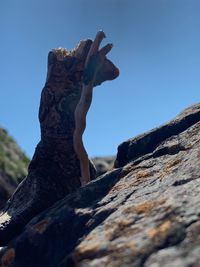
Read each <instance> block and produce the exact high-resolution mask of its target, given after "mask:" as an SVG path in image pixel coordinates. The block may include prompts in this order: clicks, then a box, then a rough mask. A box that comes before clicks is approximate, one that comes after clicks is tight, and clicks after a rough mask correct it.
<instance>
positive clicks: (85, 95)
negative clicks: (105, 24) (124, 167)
mask: <svg viewBox="0 0 200 267" xmlns="http://www.w3.org/2000/svg"><path fill="white" fill-rule="evenodd" d="M105 37H106V36H105V33H104V32H103V31H99V32H98V33H97V34H96V37H95V39H94V42H93V43H92V45H91V48H90V50H89V52H88V55H87V58H86V61H85V68H86V67H87V65H88V63H89V59H90V58H91V56H93V55H96V54H97V53H99V55H100V57H99V60H98V62H97V66H96V71H95V74H94V77H93V79H92V80H91V81H90V82H89V84H87V85H85V84H83V86H82V93H81V98H80V101H79V103H78V105H77V107H76V110H75V131H74V135H73V142H74V150H75V152H76V154H77V156H78V158H79V160H80V169H81V185H82V186H84V185H86V184H87V183H88V182H90V180H91V178H90V171H89V158H88V154H87V152H86V149H85V147H84V144H83V139H82V137H83V133H84V131H85V128H86V116H87V113H88V110H89V108H90V106H91V102H92V93H93V87H94V80H95V77H96V73H97V71H98V70H99V68H100V67H101V65H102V64H103V61H104V60H105V56H106V55H107V54H108V53H109V52H110V51H111V49H112V47H113V45H112V44H107V45H105V46H104V47H102V48H101V49H99V47H100V44H101V42H102V40H103V39H104V38H105Z"/></svg>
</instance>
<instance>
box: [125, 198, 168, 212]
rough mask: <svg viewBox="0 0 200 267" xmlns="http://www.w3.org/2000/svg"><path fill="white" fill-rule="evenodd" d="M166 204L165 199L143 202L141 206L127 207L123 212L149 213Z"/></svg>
mask: <svg viewBox="0 0 200 267" xmlns="http://www.w3.org/2000/svg"><path fill="white" fill-rule="evenodd" d="M164 202H165V200H164V199H161V200H151V201H145V202H143V203H141V204H138V205H133V206H129V207H127V208H126V209H125V210H124V211H123V213H137V214H141V213H149V212H151V211H152V210H153V209H154V208H157V207H158V206H159V205H162V204H163V203H164Z"/></svg>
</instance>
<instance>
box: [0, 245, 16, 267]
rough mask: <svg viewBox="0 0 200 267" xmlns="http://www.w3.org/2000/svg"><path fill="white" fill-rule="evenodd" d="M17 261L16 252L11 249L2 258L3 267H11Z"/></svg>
mask: <svg viewBox="0 0 200 267" xmlns="http://www.w3.org/2000/svg"><path fill="white" fill-rule="evenodd" d="M14 259H15V250H14V248H10V249H8V250H6V252H5V253H4V255H3V256H2V258H1V267H10V266H11V265H12V263H13V261H14Z"/></svg>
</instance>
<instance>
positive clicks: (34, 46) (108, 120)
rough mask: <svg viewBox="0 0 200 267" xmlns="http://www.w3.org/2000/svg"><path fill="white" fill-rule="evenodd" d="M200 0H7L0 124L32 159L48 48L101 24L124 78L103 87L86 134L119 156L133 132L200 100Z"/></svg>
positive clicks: (0, 33)
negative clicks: (118, 147) (122, 146)
mask: <svg viewBox="0 0 200 267" xmlns="http://www.w3.org/2000/svg"><path fill="white" fill-rule="evenodd" d="M199 14H200V1H199V0H101V1H100V0H98V1H97V0H0V48H1V49H0V59H1V62H0V125H1V126H2V127H5V128H6V129H7V130H8V131H9V133H10V134H11V135H12V136H13V137H14V138H15V139H16V141H17V142H18V144H19V145H20V146H21V147H22V149H23V150H24V151H25V152H26V153H27V155H28V156H29V157H31V156H32V155H33V152H34V149H35V146H36V145H37V143H38V141H39V139H40V130H39V122H38V108H39V100H40V93H41V90H42V88H43V86H44V82H45V78H46V64H47V54H48V51H49V50H50V49H52V48H54V47H59V46H62V47H66V48H69V49H71V48H73V47H74V46H75V45H76V44H77V43H78V42H79V40H80V39H84V38H93V37H94V36H95V34H96V32H97V31H98V30H99V29H103V30H104V31H105V33H106V35H107V38H106V39H105V40H104V43H103V44H105V43H106V42H112V43H113V44H114V47H113V50H112V51H111V53H110V54H109V58H110V59H111V60H112V61H113V62H114V63H115V64H116V65H117V66H118V67H119V68H120V71H121V73H120V77H119V78H118V79H116V80H115V81H112V82H106V83H104V84H103V85H101V86H99V87H96V88H95V90H94V99H93V103H92V107H91V109H90V111H89V114H88V119H87V130H86V132H85V134H84V140H85V144H86V148H87V151H88V153H89V155H90V156H98V155H113V154H116V152H117V146H118V145H119V144H120V143H121V142H122V141H125V140H126V139H128V138H131V137H134V136H136V135H137V134H140V133H143V132H144V131H147V130H150V129H152V128H154V127H157V126H159V125H160V124H163V123H164V122H166V121H168V120H170V119H172V118H173V117H174V116H175V115H176V114H177V113H179V112H180V111H181V110H182V109H184V108H185V107H187V106H189V105H191V104H193V103H196V102H199V101H200V15H199Z"/></svg>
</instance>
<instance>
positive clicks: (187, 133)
mask: <svg viewBox="0 0 200 267" xmlns="http://www.w3.org/2000/svg"><path fill="white" fill-rule="evenodd" d="M199 112H200V104H198V105H195V106H193V107H191V108H189V109H187V110H186V111H185V112H184V113H182V115H181V117H180V116H178V117H177V118H176V119H175V120H174V121H178V122H179V123H180V124H185V121H187V120H188V119H187V118H188V116H190V119H191V121H193V123H190V125H188V124H187V127H183V128H182V130H180V128H179V126H177V127H178V129H176V125H180V124H173V127H174V128H173V133H174V134H173V135H170V136H168V137H166V138H161V139H162V140H161V141H160V142H157V140H158V139H156V143H154V144H151V142H154V141H155V139H154V135H153V137H152V139H151V135H150V137H149V139H148V142H149V143H148V144H149V146H150V144H151V147H154V148H153V150H151V151H149V149H147V152H144V153H141V154H140V155H139V156H138V153H137V156H135V157H134V155H133V154H132V156H133V158H132V159H131V158H128V156H127V158H128V163H127V164H126V163H124V165H123V167H120V168H116V169H113V170H111V171H110V172H107V173H106V174H104V175H102V176H100V177H99V178H98V179H97V180H94V181H92V182H91V183H89V184H88V185H87V186H86V187H84V188H80V189H78V190H77V191H76V192H74V193H73V194H70V195H68V196H67V197H65V198H64V199H62V200H60V201H58V202H57V203H55V204H54V205H53V206H52V207H50V208H49V209H47V210H45V211H43V212H42V213H40V214H39V215H37V216H36V217H35V218H33V219H32V220H31V221H30V222H29V223H28V224H27V225H26V227H25V228H24V230H23V231H22V233H21V234H19V235H18V236H17V237H16V238H15V239H13V240H12V241H11V242H9V244H8V245H7V247H4V248H3V249H2V250H1V255H0V258H1V264H2V266H3V264H4V263H5V262H9V263H10V265H8V266H12V267H23V266H24V267H35V266H38V267H43V266H48V267H71V266H79V267H86V266H87V267H99V266H102V267H104V266H105V267H106V266H115V267H121V266H123V267H129V266H133V267H142V266H145V267H149V266H150V267H153V266H158V267H161V266H166V267H167V266H174V267H175V266H176V267H177V266H185V267H186V266H199V265H198V264H199V260H200V257H199V255H200V254H199V246H200V238H199V237H198V236H199V233H200V213H199V208H200V204H199V194H200V175H199V166H200V138H199V132H200V119H196V116H197V114H199ZM170 124H171V122H169V124H166V126H165V127H167V126H169V125H170ZM162 127H163V126H161V128H157V129H155V130H153V131H151V132H154V133H156V131H158V133H161V132H162ZM169 127H170V126H169ZM147 134H149V133H147ZM143 137H144V140H145V138H146V134H144V135H143ZM133 140H134V139H131V140H130V141H127V143H129V144H130V145H131V143H132V142H133ZM136 140H138V137H137V138H136ZM140 140H141V144H142V145H143V142H142V137H140ZM137 149H138V150H139V145H138V147H137ZM145 153H147V154H145ZM118 158H119V155H118ZM11 264H12V265H11Z"/></svg>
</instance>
